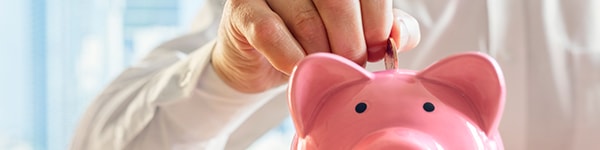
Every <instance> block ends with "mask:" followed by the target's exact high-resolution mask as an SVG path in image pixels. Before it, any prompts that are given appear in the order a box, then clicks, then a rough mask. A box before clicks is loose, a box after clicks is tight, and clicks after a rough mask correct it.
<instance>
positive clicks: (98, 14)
mask: <svg viewBox="0 0 600 150" xmlns="http://www.w3.org/2000/svg"><path fill="white" fill-rule="evenodd" d="M202 5H203V1H202V0H0V68H1V69H2V73H0V97H1V99H0V149H1V150H13V149H14V150H33V149H35V150H43V149H50V150H62V149H67V148H68V145H69V142H70V138H71V136H72V133H73V131H74V129H75V127H76V125H77V122H78V119H79V117H80V116H81V115H82V113H83V112H84V111H85V109H86V107H87V105H88V104H89V103H90V102H91V101H92V100H93V98H94V97H95V96H96V95H97V94H98V93H99V92H100V90H102V89H103V87H104V86H106V84H108V82H110V80H112V79H113V78H114V77H116V76H117V75H118V74H119V73H120V72H121V71H122V70H123V69H125V67H127V66H128V65H130V64H132V63H134V62H135V61H136V60H137V59H140V58H141V57H142V56H144V55H145V54H146V53H147V52H148V51H150V50H152V48H153V47H155V46H157V45H158V44H160V43H161V42H164V41H165V40H169V39H171V38H174V37H175V36H177V35H181V34H184V33H186V32H188V31H189V30H190V28H191V27H190V26H191V25H192V23H191V22H192V20H193V18H194V17H195V15H196V14H197V13H198V10H199V8H201V7H202ZM290 127H291V124H290V123H289V122H287V123H284V124H283V126H282V127H280V128H276V129H275V130H274V131H272V132H271V133H269V134H267V135H266V136H265V137H264V138H263V139H262V140H259V141H262V142H265V141H266V142H267V143H281V144H280V145H281V146H286V147H289V144H286V143H289V141H288V139H289V138H281V137H290V136H289V135H290V134H292V132H293V131H291V128H290ZM270 140H283V142H273V141H271V142H268V141H270ZM262 142H258V143H257V144H255V146H254V147H255V148H257V149H259V148H258V147H261V145H262V146H266V145H269V144H260V143H262ZM270 146H274V145H272V144H271V145H270Z"/></svg>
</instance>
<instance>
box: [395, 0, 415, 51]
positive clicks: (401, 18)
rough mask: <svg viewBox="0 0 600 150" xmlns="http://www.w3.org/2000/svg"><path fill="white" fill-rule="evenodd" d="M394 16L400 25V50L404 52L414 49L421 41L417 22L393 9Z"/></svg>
mask: <svg viewBox="0 0 600 150" xmlns="http://www.w3.org/2000/svg"><path fill="white" fill-rule="evenodd" d="M394 16H395V19H396V21H398V23H399V24H400V45H399V46H400V47H399V48H400V50H401V51H406V50H410V49H412V48H414V47H416V46H417V44H419V42H420V41H421V31H420V29H419V22H417V20H416V19H415V18H414V17H412V16H410V15H409V14H407V13H405V12H403V11H401V10H398V9H394Z"/></svg>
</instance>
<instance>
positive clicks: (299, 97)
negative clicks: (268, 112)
mask: <svg viewBox="0 0 600 150" xmlns="http://www.w3.org/2000/svg"><path fill="white" fill-rule="evenodd" d="M371 78H373V74H372V73H370V72H367V71H366V70H365V69H364V68H362V67H361V66H359V65H357V64H356V63H354V62H352V61H350V60H348V59H345V58H343V57H341V56H337V55H334V54H328V53H316V54H312V55H309V56H307V57H306V58H304V59H303V60H302V61H300V62H299V63H298V65H297V66H296V68H294V71H293V72H292V76H291V78H290V85H289V93H288V94H289V95H288V96H289V108H290V113H291V116H292V120H293V121H294V125H295V127H296V134H298V136H299V137H304V136H305V135H306V133H307V132H308V131H309V130H310V128H311V125H312V123H311V122H312V120H313V118H314V116H315V115H317V112H318V109H319V106H320V105H321V104H323V102H324V101H327V100H326V99H324V97H325V96H326V94H328V93H329V92H330V91H332V90H334V89H336V88H339V87H340V86H344V85H345V84H348V83H353V82H357V81H361V80H362V81H364V80H369V79H371Z"/></svg>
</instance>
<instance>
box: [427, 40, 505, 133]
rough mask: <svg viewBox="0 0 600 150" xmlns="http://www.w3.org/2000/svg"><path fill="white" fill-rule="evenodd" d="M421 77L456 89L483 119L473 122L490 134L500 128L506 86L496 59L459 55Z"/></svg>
mask: <svg viewBox="0 0 600 150" xmlns="http://www.w3.org/2000/svg"><path fill="white" fill-rule="evenodd" d="M417 77H418V78H420V79H423V80H425V81H428V82H429V83H435V84H437V85H444V86H446V87H449V88H450V89H453V90H456V92H458V93H459V95H462V97H463V99H464V100H467V103H468V104H470V105H471V106H469V107H471V108H473V109H475V111H476V113H477V115H476V117H480V118H471V119H474V121H475V122H476V123H478V125H479V127H481V129H482V130H483V131H484V132H486V133H487V134H489V133H490V132H491V131H493V130H494V129H496V128H497V126H498V124H499V121H500V117H501V115H502V110H503V108H504V95H505V89H504V87H505V86H504V77H503V76H502V71H501V70H500V67H499V66H498V64H497V63H496V61H495V60H494V59H493V58H491V57H489V56H487V55H484V54H482V53H475V52H473V53H464V54H459V55H455V56H451V57H448V58H446V59H443V60H440V61H439V62H436V63H435V64H433V65H431V66H429V67H428V68H427V69H425V70H423V71H421V72H420V73H418V74H417ZM427 86H428V85H426V87H427ZM429 86H430V87H431V85H429ZM430 92H431V93H433V94H434V95H436V94H437V97H438V98H439V99H440V100H441V101H444V99H448V98H449V97H448V96H445V95H443V94H440V93H442V92H440V90H439V89H431V90H430Z"/></svg>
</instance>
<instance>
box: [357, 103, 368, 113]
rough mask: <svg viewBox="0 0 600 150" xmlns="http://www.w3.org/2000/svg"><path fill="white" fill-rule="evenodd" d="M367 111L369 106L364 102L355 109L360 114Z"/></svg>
mask: <svg viewBox="0 0 600 150" xmlns="http://www.w3.org/2000/svg"><path fill="white" fill-rule="evenodd" d="M365 110H367V104H365V103H363V102H360V103H358V104H356V107H354V111H356V113H359V114H360V113H363V112H365Z"/></svg>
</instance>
